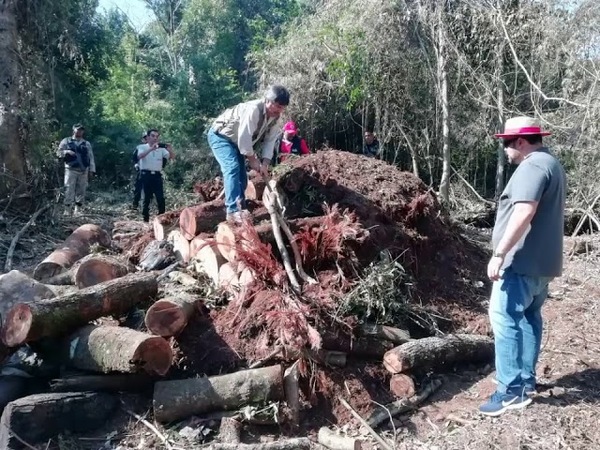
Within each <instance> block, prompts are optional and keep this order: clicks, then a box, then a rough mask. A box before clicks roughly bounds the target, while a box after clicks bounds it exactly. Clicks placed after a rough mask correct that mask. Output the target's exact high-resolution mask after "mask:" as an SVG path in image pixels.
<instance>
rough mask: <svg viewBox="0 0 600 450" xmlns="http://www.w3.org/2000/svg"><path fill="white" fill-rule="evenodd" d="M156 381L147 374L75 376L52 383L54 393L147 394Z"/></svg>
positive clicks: (51, 387) (58, 379)
mask: <svg viewBox="0 0 600 450" xmlns="http://www.w3.org/2000/svg"><path fill="white" fill-rule="evenodd" d="M153 387H154V379H153V378H152V377H150V376H149V375H147V374H145V373H133V374H129V373H127V374H120V373H118V374H107V375H73V376H68V377H65V378H57V379H54V380H52V381H51V382H50V390H51V391H52V392H89V391H100V392H147V391H150V390H151V389H152V388H153Z"/></svg>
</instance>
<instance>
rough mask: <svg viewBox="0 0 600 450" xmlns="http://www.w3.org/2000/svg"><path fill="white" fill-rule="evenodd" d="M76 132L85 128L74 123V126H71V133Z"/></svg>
mask: <svg viewBox="0 0 600 450" xmlns="http://www.w3.org/2000/svg"><path fill="white" fill-rule="evenodd" d="M77 130H85V127H84V126H83V125H81V124H80V123H76V124H75V125H73V131H77Z"/></svg>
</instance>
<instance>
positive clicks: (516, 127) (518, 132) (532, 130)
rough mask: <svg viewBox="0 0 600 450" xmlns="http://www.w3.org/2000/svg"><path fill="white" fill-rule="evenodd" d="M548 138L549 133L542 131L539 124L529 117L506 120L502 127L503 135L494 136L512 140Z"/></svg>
mask: <svg viewBox="0 0 600 450" xmlns="http://www.w3.org/2000/svg"><path fill="white" fill-rule="evenodd" d="M536 134H537V135H540V136H550V135H551V133H549V132H547V131H543V130H542V127H541V125H540V123H539V122H538V121H537V120H535V119H532V118H531V117H525V116H521V117H513V118H512V119H508V120H507V121H506V124H505V125H504V133H497V134H494V136H495V137H497V138H503V139H506V138H513V137H519V136H532V135H536Z"/></svg>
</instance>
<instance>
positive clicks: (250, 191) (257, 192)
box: [244, 177, 266, 200]
mask: <svg viewBox="0 0 600 450" xmlns="http://www.w3.org/2000/svg"><path fill="white" fill-rule="evenodd" d="M265 186H266V183H265V182H264V181H263V180H261V179H260V177H256V178H254V179H252V180H248V186H247V187H246V191H245V192H244V197H246V200H262V197H263V192H264V191H265Z"/></svg>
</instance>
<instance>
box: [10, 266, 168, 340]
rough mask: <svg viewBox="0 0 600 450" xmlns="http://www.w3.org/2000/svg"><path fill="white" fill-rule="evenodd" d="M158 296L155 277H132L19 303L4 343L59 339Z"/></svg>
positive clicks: (11, 315)
mask: <svg viewBox="0 0 600 450" xmlns="http://www.w3.org/2000/svg"><path fill="white" fill-rule="evenodd" d="M157 292H158V283H157V282H156V277H155V276H154V275H153V274H147V273H132V274H129V275H126V276H124V277H122V278H117V279H116V280H111V281H107V282H106V283H101V284H97V285H96V286H92V287H89V288H85V289H82V290H80V291H77V292H73V293H71V294H66V295H64V296H60V297H56V298H53V299H47V300H41V301H38V302H35V303H28V304H25V303H19V304H17V305H15V306H14V307H13V308H11V309H10V310H9V311H8V312H7V314H6V320H5V326H4V327H3V329H2V341H3V342H4V343H5V344H6V345H8V346H9V347H15V346H17V345H21V344H24V343H25V342H30V341H35V340H38V339H40V338H42V337H52V336H55V337H58V336H63V335H66V334H69V333H72V332H73V330H75V329H77V328H78V327H81V326H83V325H85V324H87V323H88V322H89V321H91V320H95V319H99V318H100V317H103V316H108V315H118V316H120V315H123V314H125V313H127V312H128V311H129V310H130V309H131V308H132V307H133V306H135V305H137V304H139V303H142V302H145V301H148V300H150V299H151V298H153V297H155V296H156V294H157Z"/></svg>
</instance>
